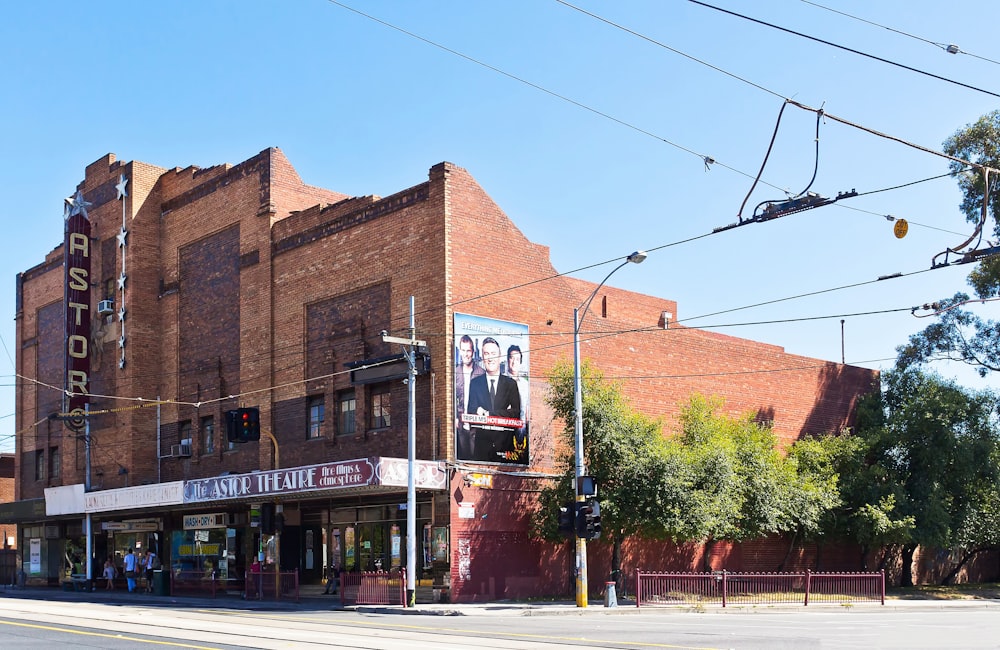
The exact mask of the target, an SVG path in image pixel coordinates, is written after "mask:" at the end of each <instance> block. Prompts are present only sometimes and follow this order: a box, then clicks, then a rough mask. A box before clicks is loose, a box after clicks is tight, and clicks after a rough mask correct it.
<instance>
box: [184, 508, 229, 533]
mask: <svg viewBox="0 0 1000 650" xmlns="http://www.w3.org/2000/svg"><path fill="white" fill-rule="evenodd" d="M226 525H227V524H226V513H224V512H210V513H207V514H203V515H184V530H200V529H202V528H225V527H226Z"/></svg>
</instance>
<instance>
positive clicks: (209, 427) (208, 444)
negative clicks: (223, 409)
mask: <svg viewBox="0 0 1000 650" xmlns="http://www.w3.org/2000/svg"><path fill="white" fill-rule="evenodd" d="M201 440H202V445H201V453H203V454H211V453H214V452H215V418H214V417H212V416H211V415H210V416H208V417H205V418H202V419H201Z"/></svg>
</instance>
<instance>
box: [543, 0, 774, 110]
mask: <svg viewBox="0 0 1000 650" xmlns="http://www.w3.org/2000/svg"><path fill="white" fill-rule="evenodd" d="M556 2H558V3H559V4H561V5H563V6H566V7H569V8H570V9H572V10H574V11H579V12H580V13H582V14H586V15H587V16H590V17H591V18H593V19H595V20H599V21H601V22H602V23H606V24H608V25H611V26H612V27H614V28H615V29H620V30H622V31H623V32H627V33H629V34H631V35H632V36H635V37H636V38H641V39H642V40H644V41H647V42H649V43H652V44H653V45H656V46H657V47H662V48H663V49H665V50H669V51H671V52H673V53H674V54H679V55H680V56H683V57H684V58H686V59H690V60H691V61H694V62H695V63H700V64H701V65H703V66H706V67H709V68H711V69H713V70H715V71H716V72H721V73H722V74H724V75H726V76H728V77H732V78H733V79H736V80H737V81H742V82H743V83H745V84H747V85H750V86H753V87H754V88H757V89H758V90H763V91H764V92H766V93H768V94H771V95H774V96H775V97H777V98H778V99H785V95H782V94H781V93H778V92H775V91H773V90H771V89H770V88H766V87H764V86H762V85H760V84H758V83H755V82H753V81H750V80H749V79H746V78H745V77H741V76H739V75H737V74H734V73H732V72H729V71H728V70H724V69H722V68H720V67H718V66H715V65H712V64H711V63H708V62H707V61H703V60H702V59H699V58H698V57H695V56H691V55H690V54H688V53H686V52H682V51H680V50H678V49H676V48H673V47H670V46H669V45H667V44H666V43H661V42H660V41H657V40H655V39H653V38H650V37H649V36H646V35H645V34H641V33H639V32H637V31H635V30H633V29H629V28H628V27H625V26H624V25H620V24H618V23H616V22H614V21H611V20H608V19H607V18H604V17H603V16H599V15H597V14H595V13H592V12H590V11H587V10H586V9H582V8H580V7H577V6H576V5H573V4H570V3H569V2H566V0H556Z"/></svg>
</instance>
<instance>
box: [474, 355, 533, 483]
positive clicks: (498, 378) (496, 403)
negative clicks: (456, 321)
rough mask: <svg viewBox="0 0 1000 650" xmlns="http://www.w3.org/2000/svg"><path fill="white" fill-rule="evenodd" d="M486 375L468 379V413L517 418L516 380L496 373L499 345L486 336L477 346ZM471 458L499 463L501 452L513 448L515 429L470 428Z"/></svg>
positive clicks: (519, 400) (498, 366)
mask: <svg viewBox="0 0 1000 650" xmlns="http://www.w3.org/2000/svg"><path fill="white" fill-rule="evenodd" d="M480 352H481V353H482V355H483V368H484V369H485V370H486V374H484V375H480V376H478V377H475V378H473V379H472V381H470V382H469V400H468V409H467V410H468V412H469V413H471V414H473V415H494V416H499V417H505V418H520V417H521V393H520V391H518V389H517V382H516V381H514V380H513V379H511V378H510V377H508V376H507V375H501V374H500V344H499V343H497V341H496V339H494V338H493V337H487V338H486V339H484V340H483V343H482V345H481V346H480ZM473 429H474V430H475V435H474V436H473V438H474V443H473V449H472V459H473V460H484V461H491V462H494V463H496V462H503V461H504V460H505V453H506V452H508V451H512V450H513V448H514V432H515V431H516V430H517V429H516V428H496V427H490V428H486V427H482V426H481V427H473Z"/></svg>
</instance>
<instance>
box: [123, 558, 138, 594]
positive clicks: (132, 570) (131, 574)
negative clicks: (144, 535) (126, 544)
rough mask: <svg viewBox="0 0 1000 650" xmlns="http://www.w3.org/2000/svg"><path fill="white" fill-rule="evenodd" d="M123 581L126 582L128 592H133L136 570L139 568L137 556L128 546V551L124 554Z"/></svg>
mask: <svg viewBox="0 0 1000 650" xmlns="http://www.w3.org/2000/svg"><path fill="white" fill-rule="evenodd" d="M124 560H125V582H126V583H127V584H128V592H129V593H130V594H131V593H135V585H136V582H135V577H136V571H137V569H138V568H139V561H138V558H136V556H135V552H134V551H133V550H132V549H131V548H130V549H129V550H128V553H126V554H125V558H124Z"/></svg>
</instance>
